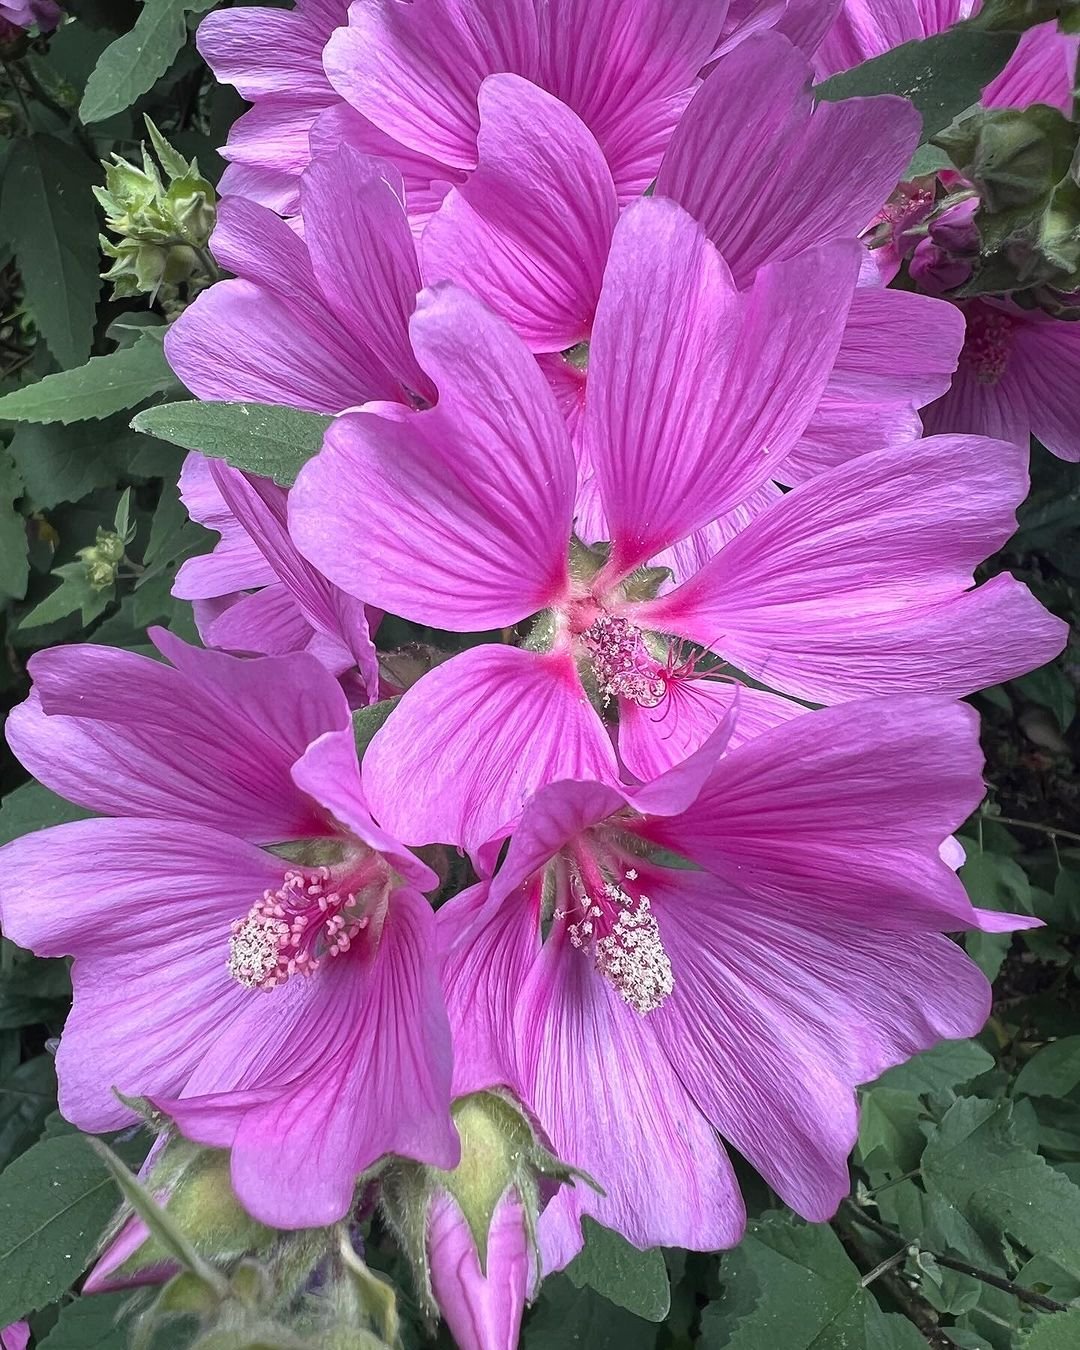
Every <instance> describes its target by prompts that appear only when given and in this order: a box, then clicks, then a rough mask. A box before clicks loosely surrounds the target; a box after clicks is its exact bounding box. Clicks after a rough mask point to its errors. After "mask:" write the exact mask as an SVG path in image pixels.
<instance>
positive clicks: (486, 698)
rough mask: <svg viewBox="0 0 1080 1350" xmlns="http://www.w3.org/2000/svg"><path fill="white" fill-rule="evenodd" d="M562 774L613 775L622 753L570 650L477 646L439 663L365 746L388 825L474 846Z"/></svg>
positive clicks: (367, 771) (374, 792)
mask: <svg viewBox="0 0 1080 1350" xmlns="http://www.w3.org/2000/svg"><path fill="white" fill-rule="evenodd" d="M432 764H438V765H439V766H440V768H439V773H438V775H434V774H432V773H431V771H430V769H431V765H432ZM561 778H583V779H592V780H595V781H599V782H608V783H615V782H617V781H618V768H617V765H616V761H615V752H614V750H613V748H612V745H611V741H610V739H609V737H608V734H607V731H606V730H605V728H604V725H603V723H602V722H601V720H600V718H599V716H598V715H597V713H596V712H595V711H594V709H593V708H592V706H591V704H590V703H589V701H588V699H587V698H586V696H585V691H584V690H583V689H582V687H581V682H580V680H579V679H578V676H577V671H576V670H575V668H574V664H573V661H572V660H571V659H570V657H569V656H568V655H567V654H565V653H560V652H552V653H550V654H548V655H540V654H538V653H536V652H529V651H524V650H522V649H521V648H518V647H503V646H496V645H489V646H483V647H473V648H471V649H470V650H469V651H465V652H462V653H461V655H460V656H455V657H453V658H452V659H451V660H450V661H447V662H446V664H445V665H441V666H436V667H435V669H434V670H432V671H431V672H430V673H429V674H427V675H425V676H424V677H423V679H422V680H420V681H418V682H417V683H416V684H415V685H413V687H412V688H411V689H410V690H409V691H408V692H407V693H406V694H405V695H404V696H403V698H402V700H401V702H400V703H399V704H398V706H397V707H396V708H395V709H394V711H393V712H392V713H391V714H390V717H389V718H388V719H387V721H386V723H385V724H384V726H383V727H382V729H381V730H380V731H379V732H378V733H377V735H376V736H375V738H374V740H373V741H372V742H371V744H370V746H369V747H368V750H367V754H366V755H365V756H364V782H365V788H366V791H367V794H368V800H369V801H370V803H371V808H372V811H373V813H374V815H375V817H376V819H378V820H379V821H380V822H381V824H382V825H383V827H384V828H385V829H387V830H389V831H390V832H391V833H392V834H394V835H395V836H396V837H397V838H399V839H401V840H403V841H404V842H405V843H407V844H411V845H419V844H429V843H448V844H457V845H459V846H461V847H463V848H466V849H468V850H469V851H470V852H473V851H475V850H477V849H479V848H480V847H481V846H482V845H484V844H486V843H487V842H488V841H489V840H492V839H495V838H499V837H501V836H504V835H506V834H508V833H509V832H510V831H511V830H512V829H513V827H514V825H515V824H516V823H517V821H518V819H519V818H520V816H521V812H522V810H523V809H524V807H525V803H526V802H527V801H528V800H529V798H530V797H531V796H532V794H533V793H534V792H535V791H536V790H537V788H540V787H542V786H543V785H544V784H545V783H551V782H556V781H558V780H559V779H561Z"/></svg>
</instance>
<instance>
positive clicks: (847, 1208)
mask: <svg viewBox="0 0 1080 1350" xmlns="http://www.w3.org/2000/svg"><path fill="white" fill-rule="evenodd" d="M840 1208H841V1209H842V1210H843V1211H844V1213H846V1214H848V1215H850V1216H851V1218H853V1219H855V1220H857V1221H858V1222H859V1223H861V1224H862V1225H863V1227H864V1228H869V1229H870V1231H871V1232H872V1233H877V1235H878V1236H879V1237H882V1238H887V1239H888V1240H889V1241H890V1242H892V1243H904V1244H905V1250H906V1248H907V1247H909V1246H911V1244H910V1243H908V1242H907V1240H906V1239H905V1238H904V1237H903V1236H902V1234H900V1233H898V1232H896V1230H895V1229H893V1228H889V1227H888V1225H886V1224H883V1223H879V1222H878V1220H877V1219H874V1218H871V1216H870V1215H869V1214H866V1213H864V1211H863V1210H861V1209H860V1208H859V1206H858V1205H856V1204H853V1203H852V1202H851V1201H850V1200H845V1201H844V1202H843V1204H842V1205H841V1206H840ZM928 1254H929V1255H930V1256H932V1257H933V1258H934V1260H935V1261H936V1262H937V1263H938V1265H939V1266H945V1268H946V1269H947V1270H955V1271H956V1272H957V1273H958V1274H960V1275H970V1276H971V1277H972V1279H975V1280H981V1281H982V1283H983V1284H989V1285H992V1286H993V1288H995V1289H1000V1290H1002V1292H1003V1293H1006V1294H1012V1296H1013V1298H1016V1299H1019V1300H1020V1302H1021V1303H1027V1304H1030V1306H1031V1307H1032V1308H1038V1309H1040V1311H1042V1312H1066V1311H1067V1310H1068V1306H1069V1305H1068V1304H1067V1303H1059V1302H1058V1300H1057V1299H1056V1298H1048V1297H1047V1295H1046V1294H1040V1293H1037V1292H1036V1290H1034V1289H1025V1288H1024V1286H1023V1285H1022V1284H1016V1283H1014V1282H1013V1281H1012V1280H1006V1279H1004V1278H1003V1277H1002V1276H1001V1275H995V1274H994V1273H993V1272H992V1271H989V1270H981V1269H980V1268H979V1267H978V1266H973V1265H971V1264H970V1263H969V1262H967V1261H958V1260H956V1259H955V1258H953V1257H951V1256H939V1255H938V1253H937V1252H929V1253H928Z"/></svg>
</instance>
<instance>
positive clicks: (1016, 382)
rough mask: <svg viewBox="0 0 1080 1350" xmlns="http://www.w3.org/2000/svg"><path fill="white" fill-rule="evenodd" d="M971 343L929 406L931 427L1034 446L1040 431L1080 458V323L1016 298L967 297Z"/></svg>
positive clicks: (1053, 448) (1058, 449)
mask: <svg viewBox="0 0 1080 1350" xmlns="http://www.w3.org/2000/svg"><path fill="white" fill-rule="evenodd" d="M960 309H961V310H962V311H963V314H964V318H965V320H966V322H967V334H966V337H965V339H964V349H963V351H962V352H961V354H960V364H959V366H958V367H957V371H956V375H955V376H954V377H953V382H952V387H951V388H950V389H949V392H948V393H947V394H945V395H944V396H943V397H942V398H940V399H938V400H937V402H936V403H932V404H931V405H930V407H928V408H924V409H923V413H922V418H923V424H924V426H925V427H926V430H927V432H929V433H937V432H965V433H966V432H973V433H975V434H977V435H985V436H998V437H1001V439H1002V440H1008V441H1012V442H1014V443H1015V444H1016V445H1020V446H1023V447H1025V449H1026V447H1027V445H1028V443H1029V439H1030V437H1031V436H1035V437H1036V438H1037V439H1038V440H1040V441H1041V442H1042V443H1043V445H1045V446H1046V448H1047V450H1049V451H1050V452H1051V453H1052V454H1055V455H1057V457H1058V458H1059V459H1066V460H1071V461H1072V462H1073V463H1077V462H1078V461H1080V408H1078V407H1077V403H1076V389H1077V386H1078V382H1080V330H1078V327H1077V325H1076V324H1074V323H1071V322H1069V321H1068V320H1065V319H1055V318H1052V317H1051V316H1050V315H1048V314H1044V313H1042V312H1041V311H1040V310H1026V309H1020V308H1019V306H1017V305H1015V304H1012V303H1010V302H1009V301H1008V300H994V299H987V300H965V301H962V302H960Z"/></svg>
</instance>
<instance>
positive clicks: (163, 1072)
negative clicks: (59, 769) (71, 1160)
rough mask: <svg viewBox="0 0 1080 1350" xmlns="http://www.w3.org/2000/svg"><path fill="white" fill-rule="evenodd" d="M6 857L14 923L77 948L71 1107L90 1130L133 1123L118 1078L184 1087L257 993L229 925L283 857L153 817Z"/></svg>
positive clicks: (48, 947) (37, 944)
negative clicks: (234, 959) (234, 963)
mask: <svg viewBox="0 0 1080 1350" xmlns="http://www.w3.org/2000/svg"><path fill="white" fill-rule="evenodd" d="M3 859H4V864H5V866H4V880H3V882H2V884H0V917H2V921H3V926H4V932H5V934H6V935H7V936H8V937H9V938H10V939H11V940H12V941H13V942H18V943H19V944H20V945H22V946H26V947H29V948H31V949H32V950H34V951H36V952H37V953H39V954H40V955H42V956H61V955H71V954H74V955H75V956H76V961H75V965H74V968H73V970H72V981H73V985H74V990H75V1003H74V1007H73V1009H72V1011H71V1014H70V1015H69V1017H68V1019H67V1023H66V1025H65V1027H64V1035H63V1038H62V1040H61V1043H60V1050H59V1052H58V1054H57V1071H58V1073H59V1076H60V1102H61V1107H62V1109H63V1111H64V1114H65V1115H66V1116H67V1117H68V1119H69V1120H71V1121H73V1122H74V1123H75V1124H77V1125H79V1126H80V1128H82V1129H86V1130H110V1129H117V1128H119V1127H121V1126H123V1125H128V1124H130V1123H131V1119H132V1117H131V1112H130V1111H129V1110H128V1109H127V1108H126V1107H125V1106H123V1105H122V1104H121V1103H120V1102H119V1101H118V1100H117V1098H116V1096H115V1094H114V1092H113V1088H114V1087H116V1088H119V1089H120V1090H121V1091H122V1092H124V1093H127V1094H129V1095H139V1094H142V1093H147V1092H166V1093H174V1092H179V1091H181V1090H182V1088H183V1086H184V1084H185V1083H186V1082H187V1080H188V1078H189V1077H190V1075H191V1073H192V1072H193V1070H194V1069H195V1067H196V1066H197V1065H198V1064H199V1062H200V1061H201V1059H202V1058H203V1056H204V1055H205V1054H206V1053H207V1051H208V1049H209V1047H210V1046H211V1045H213V1044H214V1043H215V1042H217V1041H218V1040H220V1039H221V1037H222V1034H223V1032H224V1031H225V1030H226V1029H227V1028H228V1026H229V1025H230V1024H231V1022H232V1021H233V1020H234V1019H236V1018H237V1017H238V1016H239V1015H240V1013H241V1012H242V1010H243V1009H244V1008H245V1007H246V1006H247V1005H248V1004H249V1003H250V1000H251V998H252V994H251V993H250V992H249V991H247V990H245V989H243V988H241V986H240V985H239V984H238V983H237V982H236V981H235V980H234V979H232V977H231V976H230V975H229V973H228V971H227V969H226V963H227V961H228V956H229V925H230V923H231V922H232V921H233V920H234V919H237V918H242V917H243V916H244V914H245V913H246V912H247V910H248V909H250V907H251V905H252V904H253V903H254V902H255V901H256V900H258V899H259V898H260V897H261V896H262V894H263V892H264V891H265V890H266V889H272V888H276V887H278V886H280V885H281V882H282V877H283V875H284V871H285V864H284V863H282V862H281V860H280V859H278V858H274V857H271V856H270V855H269V854H267V853H263V852H262V851H261V850H259V849H256V848H253V847H251V846H250V845H249V844H245V843H243V842H242V841H241V840H239V839H235V838H233V837H232V836H230V835H227V834H223V833H221V832H220V831H218V830H215V829H210V828H206V827H202V826H194V825H189V824H185V823H178V822H174V821H151V820H80V821H76V822H74V823H73V824H70V825H59V826H56V827H55V828H54V829H49V830H43V831H41V832H39V833H36V834H29V835H24V836H23V837H22V838H20V839H16V840H15V841H14V842H13V843H11V844H9V845H7V847H6V848H5V849H4V850H3ZM241 1062H242V1059H241Z"/></svg>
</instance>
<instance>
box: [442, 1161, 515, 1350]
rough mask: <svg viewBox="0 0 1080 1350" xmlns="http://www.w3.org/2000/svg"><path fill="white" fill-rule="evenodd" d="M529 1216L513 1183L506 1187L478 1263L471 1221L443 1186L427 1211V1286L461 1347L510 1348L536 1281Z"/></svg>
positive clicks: (469, 1349)
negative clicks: (428, 1265)
mask: <svg viewBox="0 0 1080 1350" xmlns="http://www.w3.org/2000/svg"><path fill="white" fill-rule="evenodd" d="M528 1224H529V1221H528V1220H527V1219H526V1217H525V1207H524V1205H523V1204H522V1203H521V1197H520V1196H519V1195H518V1193H517V1190H516V1188H513V1187H511V1188H510V1189H509V1190H507V1191H506V1192H504V1194H503V1196H502V1198H501V1199H500V1200H499V1201H498V1203H497V1204H496V1206H495V1210H494V1213H493V1214H492V1216H491V1223H490V1226H489V1229H488V1232H487V1233H486V1234H485V1235H484V1236H485V1238H486V1243H485V1258H486V1259H485V1262H484V1267H483V1268H481V1265H480V1256H479V1253H478V1252H477V1249H476V1242H475V1240H474V1238H473V1234H472V1231H471V1229H470V1227H469V1224H468V1223H467V1222H466V1220H465V1216H464V1214H462V1212H461V1210H460V1209H459V1208H458V1204H457V1201H456V1200H455V1199H454V1198H453V1197H452V1196H451V1195H450V1194H449V1193H448V1192H446V1191H441V1192H439V1193H438V1194H436V1195H435V1196H434V1198H433V1199H432V1201H431V1206H430V1208H429V1210H428V1219H427V1252H428V1260H429V1262H430V1267H431V1289H432V1293H433V1294H434V1295H435V1300H436V1302H437V1303H438V1305H439V1311H440V1312H441V1313H442V1316H443V1320H444V1321H445V1322H446V1325H447V1327H449V1329H450V1334H451V1335H452V1336H453V1338H454V1342H455V1344H456V1345H457V1346H458V1347H459V1350H514V1347H516V1346H517V1345H518V1344H519V1340H518V1336H519V1333H520V1331H521V1318H522V1315H523V1314H524V1311H525V1300H526V1299H527V1298H528V1297H529V1296H530V1294H531V1293H532V1291H533V1286H534V1284H535V1283H536V1256H535V1253H534V1252H533V1250H532V1242H531V1240H530V1230H529V1226H528Z"/></svg>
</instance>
